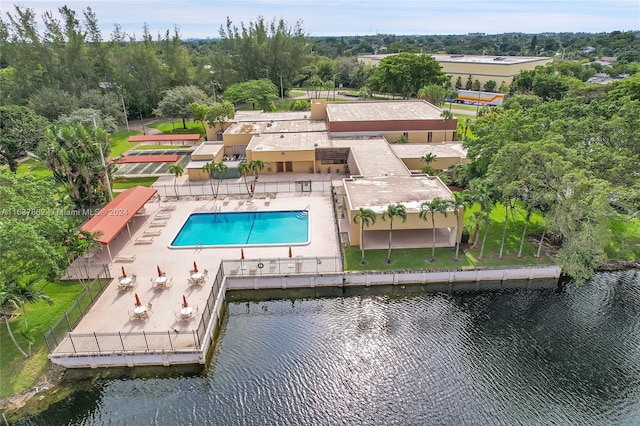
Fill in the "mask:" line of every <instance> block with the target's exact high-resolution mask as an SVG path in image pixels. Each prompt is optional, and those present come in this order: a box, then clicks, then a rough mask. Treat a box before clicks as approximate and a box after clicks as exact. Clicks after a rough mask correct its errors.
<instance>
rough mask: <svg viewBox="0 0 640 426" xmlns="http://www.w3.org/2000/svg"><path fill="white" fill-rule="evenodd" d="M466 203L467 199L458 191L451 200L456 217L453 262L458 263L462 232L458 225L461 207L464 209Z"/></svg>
mask: <svg viewBox="0 0 640 426" xmlns="http://www.w3.org/2000/svg"><path fill="white" fill-rule="evenodd" d="M465 201H466V197H465V196H464V195H463V194H462V193H460V192H457V191H454V192H453V198H452V199H451V200H449V202H450V203H451V207H452V208H453V214H454V215H455V216H456V255H455V257H454V258H453V260H455V261H456V262H457V261H458V260H460V259H459V258H458V253H459V252H460V238H458V234H459V233H460V230H459V229H458V225H457V223H458V222H459V221H460V218H459V217H458V215H459V210H460V207H464V204H465Z"/></svg>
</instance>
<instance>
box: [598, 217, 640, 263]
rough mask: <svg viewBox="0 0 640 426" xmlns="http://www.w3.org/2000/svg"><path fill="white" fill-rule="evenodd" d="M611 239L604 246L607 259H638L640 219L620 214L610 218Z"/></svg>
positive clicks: (639, 256) (639, 253)
mask: <svg viewBox="0 0 640 426" xmlns="http://www.w3.org/2000/svg"><path fill="white" fill-rule="evenodd" d="M609 222H610V224H611V232H612V236H613V238H612V240H611V242H610V243H609V244H608V245H607V247H606V248H605V252H606V253H607V257H608V258H609V259H617V260H626V261H632V260H638V259H640V219H638V218H629V217H628V216H620V217H619V218H616V219H611V220H610V221H609Z"/></svg>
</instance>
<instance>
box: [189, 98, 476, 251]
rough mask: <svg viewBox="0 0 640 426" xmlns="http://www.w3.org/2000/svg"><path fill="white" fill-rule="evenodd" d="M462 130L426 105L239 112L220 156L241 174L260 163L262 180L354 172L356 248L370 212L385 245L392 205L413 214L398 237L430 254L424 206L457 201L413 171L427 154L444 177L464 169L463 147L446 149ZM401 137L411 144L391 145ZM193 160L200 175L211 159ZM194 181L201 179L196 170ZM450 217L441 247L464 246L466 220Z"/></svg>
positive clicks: (347, 203)
mask: <svg viewBox="0 0 640 426" xmlns="http://www.w3.org/2000/svg"><path fill="white" fill-rule="evenodd" d="M456 124H457V120H456V119H453V120H448V121H447V123H445V122H444V120H443V117H442V109H440V108H438V107H435V106H433V105H431V104H429V103H428V102H426V101H423V100H409V101H407V100H403V101H382V102H346V103H327V101H325V100H321V99H314V100H312V103H311V111H310V112H293V113H291V112H285V113H280V112H260V111H243V112H239V113H238V114H237V115H236V117H235V119H234V122H233V123H231V124H230V125H229V127H227V129H226V130H225V132H224V134H223V147H222V148H221V151H222V154H221V153H216V154H215V155H216V158H217V157H218V156H220V155H222V158H223V159H224V158H227V159H229V158H228V157H229V156H231V157H233V158H232V159H231V161H235V162H236V163H234V164H235V165H236V167H237V161H248V162H249V161H252V160H260V161H262V162H263V163H264V165H265V168H264V170H262V171H261V173H325V172H327V173H344V172H347V171H348V175H350V177H349V178H346V179H344V180H343V188H342V192H343V197H344V198H343V204H342V205H343V211H342V212H341V213H340V214H341V216H343V218H344V221H343V223H344V227H345V228H346V229H345V231H346V232H347V233H348V240H349V244H351V245H358V244H361V243H362V238H361V237H362V236H361V235H360V228H359V226H357V225H356V224H354V223H353V218H354V217H355V216H356V215H357V214H358V212H359V211H360V208H370V209H371V210H373V211H374V212H375V213H376V215H377V216H378V219H379V220H377V221H376V224H375V225H374V226H372V227H371V228H367V229H366V230H365V234H367V236H368V238H367V239H369V237H372V241H375V240H376V239H378V240H384V241H386V234H385V236H384V239H383V238H382V236H381V235H382V234H381V232H383V231H384V232H387V231H388V226H389V224H388V222H385V221H384V220H383V219H382V215H383V213H384V212H385V211H386V209H387V207H388V206H389V204H395V203H400V204H402V205H404V206H405V207H406V208H407V213H408V219H407V221H406V222H404V223H402V224H400V223H397V224H394V229H395V228H397V231H394V232H398V233H406V235H405V237H406V238H404V239H403V240H405V241H410V244H413V245H411V246H417V247H424V246H426V245H427V243H430V242H431V238H430V237H431V234H429V235H427V231H429V230H431V229H432V228H431V227H432V222H431V221H430V220H427V221H425V220H422V219H420V217H419V213H420V210H421V204H422V203H423V202H425V201H431V200H433V199H434V198H441V199H444V200H450V199H452V194H451V191H450V190H449V189H448V188H447V186H446V185H445V184H444V183H443V182H442V181H441V180H440V178H438V177H436V176H427V175H425V174H413V173H412V170H414V171H415V170H419V169H420V167H421V165H420V164H419V163H418V162H419V161H420V158H421V157H423V156H424V155H425V154H426V153H428V152H432V153H434V154H435V155H436V158H437V159H438V161H439V162H438V163H435V166H436V167H441V168H442V169H445V168H449V167H452V166H453V165H454V164H456V163H458V162H462V161H464V159H465V158H466V151H465V150H464V149H463V148H462V146H461V144H458V143H455V142H452V143H449V144H446V143H441V142H442V141H444V140H445V135H450V136H451V138H452V139H453V140H455V128H456ZM445 126H446V127H445ZM401 136H406V140H407V141H408V142H409V143H406V144H405V143H403V144H393V143H391V144H390V142H394V141H396V140H397V139H398V138H400V137H401ZM434 142H439V143H434ZM202 149H203V153H204V148H202ZM207 152H208V151H207ZM194 154H195V157H194V158H192V162H193V164H194V168H197V167H199V168H200V169H201V168H202V165H203V164H200V163H197V164H196V161H204V159H203V160H200V159H199V158H200V157H201V155H200V153H199V152H196V153H194ZM207 155H210V154H207ZM207 158H208V157H207ZM196 166H197V167H196ZM230 169H231V167H230ZM193 174H194V176H196V177H197V178H200V177H201V176H202V175H201V174H196V171H195V170H194V172H193ZM189 176H190V178H191V173H190V174H189ZM205 177H206V176H205ZM461 212H463V211H462V210H461ZM451 213H452V214H451V215H446V216H445V215H443V214H440V213H436V214H435V219H436V221H435V227H436V231H437V232H436V234H437V245H438V246H453V245H455V242H456V241H457V239H459V238H460V235H461V226H462V220H463V215H462V214H460V215H459V217H458V220H456V219H455V217H456V215H454V214H453V211H451ZM427 237H429V238H427Z"/></svg>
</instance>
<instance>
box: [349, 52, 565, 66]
mask: <svg viewBox="0 0 640 426" xmlns="http://www.w3.org/2000/svg"><path fill="white" fill-rule="evenodd" d="M393 55H397V53H385V54H379V55H359V56H358V59H364V60H369V61H372V62H379V61H381V60H383V59H384V58H386V57H387V56H393ZM430 56H432V57H433V58H434V59H435V60H436V61H437V62H452V63H463V64H523V63H527V62H538V61H550V60H552V59H553V58H548V57H546V56H495V55H442V54H430Z"/></svg>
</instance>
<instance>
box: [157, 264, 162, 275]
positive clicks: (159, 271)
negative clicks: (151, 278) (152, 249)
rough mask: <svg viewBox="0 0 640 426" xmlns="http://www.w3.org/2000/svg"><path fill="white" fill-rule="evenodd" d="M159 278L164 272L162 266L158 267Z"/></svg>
mask: <svg viewBox="0 0 640 426" xmlns="http://www.w3.org/2000/svg"><path fill="white" fill-rule="evenodd" d="M158 276H159V277H161V276H162V270H160V266H158Z"/></svg>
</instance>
